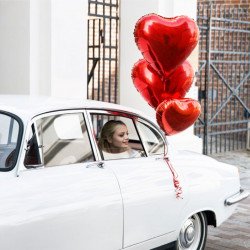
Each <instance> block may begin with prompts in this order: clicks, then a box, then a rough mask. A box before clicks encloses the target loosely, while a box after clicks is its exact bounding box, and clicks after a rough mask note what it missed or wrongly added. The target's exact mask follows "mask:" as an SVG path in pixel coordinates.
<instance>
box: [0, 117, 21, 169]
mask: <svg viewBox="0 0 250 250" xmlns="http://www.w3.org/2000/svg"><path fill="white" fill-rule="evenodd" d="M0 124H1V125H0V170H3V171H5V170H8V169H11V168H12V167H14V164H15V161H16V158H17V144H18V135H19V131H20V125H19V123H18V122H17V120H16V119H15V118H14V117H12V116H10V115H7V114H2V113H1V114H0Z"/></svg>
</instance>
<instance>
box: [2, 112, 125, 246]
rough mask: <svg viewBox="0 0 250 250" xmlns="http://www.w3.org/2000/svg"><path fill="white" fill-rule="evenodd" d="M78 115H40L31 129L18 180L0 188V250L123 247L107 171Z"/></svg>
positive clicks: (114, 186)
mask: <svg viewBox="0 0 250 250" xmlns="http://www.w3.org/2000/svg"><path fill="white" fill-rule="evenodd" d="M87 127H88V123H86V120H85V118H84V115H83V112H81V111H64V112H63V111H62V112H55V113H50V114H46V115H41V116H39V117H36V118H35V119H33V121H32V122H31V123H30V124H29V128H30V129H29V131H27V134H26V139H25V140H26V141H27V146H26V147H25V148H24V149H23V155H22V157H21V164H20V166H19V171H18V175H19V177H14V176H12V178H10V176H9V178H5V180H3V179H1V180H3V181H1V184H0V190H1V193H0V199H1V206H0V248H1V249H8V250H17V249H18V250H34V249H36V250H55V249H60V250H72V249H74V250H77V249H79V250H80V249H81V250H82V249H88V250H90V249H93V250H96V249H107V250H110V249H114V250H118V249H121V248H122V237H123V207H122V200H121V194H120V189H119V185H118V182H117V180H116V177H115V175H114V174H113V171H112V170H111V169H110V168H109V167H105V168H102V165H101V163H99V162H97V161H95V158H96V149H95V148H94V147H93V145H91V139H90V135H89V134H88V131H87Z"/></svg>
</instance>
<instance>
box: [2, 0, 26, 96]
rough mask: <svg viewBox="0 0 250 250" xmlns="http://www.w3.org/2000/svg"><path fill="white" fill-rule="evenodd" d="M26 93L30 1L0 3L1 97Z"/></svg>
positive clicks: (4, 0) (9, 0) (13, 0)
mask: <svg viewBox="0 0 250 250" xmlns="http://www.w3.org/2000/svg"><path fill="white" fill-rule="evenodd" d="M15 93H17V94H28V93H29V1H28V0H26V1H25V0H8V1H6V0H0V94H15Z"/></svg>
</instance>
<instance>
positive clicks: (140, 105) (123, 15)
mask: <svg viewBox="0 0 250 250" xmlns="http://www.w3.org/2000/svg"><path fill="white" fill-rule="evenodd" d="M157 12H158V1H157V0H147V1H145V0H136V1H135V0H121V12H120V23H121V26H120V104H122V105H125V106H128V107H133V108H137V109H139V110H142V111H146V112H147V114H148V115H150V116H154V114H155V111H154V109H153V108H151V107H150V106H149V105H148V104H147V103H146V102H145V101H144V99H143V98H142V97H141V95H140V94H139V93H138V92H137V90H136V89H135V87H134V85H133V83H132V79H131V70H132V67H133V65H134V64H135V63H136V62H137V61H138V60H139V59H141V58H142V55H141V53H140V52H139V50H138V48H137V46H136V44H135V41H134V35H133V32H134V28H135V24H136V22H137V20H138V19H139V18H140V17H142V16H143V15H146V14H148V13H157Z"/></svg>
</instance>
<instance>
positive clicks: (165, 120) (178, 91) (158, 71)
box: [132, 14, 200, 135]
mask: <svg viewBox="0 0 250 250" xmlns="http://www.w3.org/2000/svg"><path fill="white" fill-rule="evenodd" d="M134 36H135V42H136V44H137V46H138V48H139V50H140V51H141V53H142V55H143V57H144V59H141V60H139V61H138V62H136V63H135V65H134V67H133V69H132V79H133V82H134V85H135V87H136V89H137V90H138V91H139V92H140V94H141V95H142V96H143V98H144V99H145V100H146V101H147V102H148V104H149V105H150V106H152V107H153V108H154V109H155V110H156V119H157V122H158V124H159V126H160V127H161V128H162V129H163V130H164V131H165V133H166V134H167V135H173V134H177V133H179V132H181V131H183V130H185V129H186V128H188V127H189V126H191V125H192V124H193V123H194V122H195V121H196V119H197V118H198V117H199V115H200V104H199V103H198V102H197V101H195V100H193V99H190V98H184V97H185V95H186V93H187V92H188V91H189V89H190V87H191V84H192V82H193V79H194V71H193V68H192V66H191V65H190V63H189V62H188V61H187V60H186V59H187V57H188V56H189V55H190V53H191V52H192V51H193V49H194V48H195V47H196V45H197V42H198V39H199V30H198V26H197V25H196V23H195V21H194V20H193V19H191V18H189V17H186V16H179V17H174V18H164V17H161V16H159V15H156V14H149V15H146V16H143V17H142V18H140V19H139V21H138V22H137V23H136V26H135V31H134Z"/></svg>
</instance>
